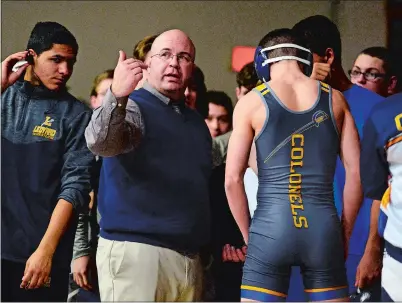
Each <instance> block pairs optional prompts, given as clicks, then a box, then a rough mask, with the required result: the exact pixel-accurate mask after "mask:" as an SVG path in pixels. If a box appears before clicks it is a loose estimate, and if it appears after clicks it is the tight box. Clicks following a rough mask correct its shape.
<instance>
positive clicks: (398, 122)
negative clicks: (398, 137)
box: [395, 114, 402, 131]
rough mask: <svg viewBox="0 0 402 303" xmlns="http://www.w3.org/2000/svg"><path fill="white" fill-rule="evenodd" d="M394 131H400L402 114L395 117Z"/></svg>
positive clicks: (401, 128)
mask: <svg viewBox="0 0 402 303" xmlns="http://www.w3.org/2000/svg"><path fill="white" fill-rule="evenodd" d="M395 124H396V129H397V130H400V131H402V114H399V115H398V116H396V117H395Z"/></svg>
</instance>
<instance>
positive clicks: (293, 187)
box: [289, 184, 301, 194]
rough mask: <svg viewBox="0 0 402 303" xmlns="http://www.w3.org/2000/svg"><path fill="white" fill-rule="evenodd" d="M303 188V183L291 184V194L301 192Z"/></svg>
mask: <svg viewBox="0 0 402 303" xmlns="http://www.w3.org/2000/svg"><path fill="white" fill-rule="evenodd" d="M300 189H301V185H296V186H293V185H290V184H289V194H299V193H300Z"/></svg>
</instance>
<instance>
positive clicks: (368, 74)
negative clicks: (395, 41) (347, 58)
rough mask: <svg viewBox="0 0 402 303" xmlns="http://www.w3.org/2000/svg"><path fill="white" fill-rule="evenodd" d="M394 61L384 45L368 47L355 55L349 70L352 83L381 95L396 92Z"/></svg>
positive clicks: (384, 95)
mask: <svg viewBox="0 0 402 303" xmlns="http://www.w3.org/2000/svg"><path fill="white" fill-rule="evenodd" d="M395 65H396V64H395V62H394V60H393V58H392V55H391V53H390V51H389V50H388V49H387V48H385V47H380V46H378V47H369V48H366V49H365V50H363V51H361V52H360V54H359V55H358V56H357V58H356V60H355V62H354V64H353V67H352V69H351V70H350V71H349V75H350V79H351V81H352V83H353V84H356V85H359V86H361V87H364V88H367V89H369V90H371V91H372V92H375V93H377V94H379V95H381V96H383V97H387V96H390V95H392V94H394V93H395V92H396V87H397V81H398V79H397V76H396V71H395Z"/></svg>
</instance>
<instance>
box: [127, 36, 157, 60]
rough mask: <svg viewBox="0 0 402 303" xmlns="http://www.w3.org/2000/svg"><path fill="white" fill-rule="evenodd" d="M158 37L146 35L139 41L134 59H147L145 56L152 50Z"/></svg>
mask: <svg viewBox="0 0 402 303" xmlns="http://www.w3.org/2000/svg"><path fill="white" fill-rule="evenodd" d="M156 37H158V35H153V36H146V37H144V38H143V39H141V40H140V41H138V42H137V44H136V45H135V46H134V50H133V57H134V59H138V60H141V61H145V57H146V56H147V54H148V53H149V51H150V50H151V47H152V43H154V41H155V39H156Z"/></svg>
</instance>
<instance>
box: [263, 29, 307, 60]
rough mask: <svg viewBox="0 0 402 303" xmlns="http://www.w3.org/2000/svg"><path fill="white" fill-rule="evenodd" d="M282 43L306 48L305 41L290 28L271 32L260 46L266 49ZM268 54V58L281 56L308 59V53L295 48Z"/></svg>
mask: <svg viewBox="0 0 402 303" xmlns="http://www.w3.org/2000/svg"><path fill="white" fill-rule="evenodd" d="M282 43H292V44H297V45H300V46H302V47H306V46H305V43H304V41H303V39H302V38H300V37H298V36H296V35H295V33H294V32H293V30H291V29H290V28H279V29H275V30H273V31H271V32H269V33H268V34H266V35H265V36H264V38H262V39H261V41H260V43H259V44H258V46H261V47H263V48H265V47H270V46H274V45H277V44H282ZM266 54H267V57H268V58H276V57H280V56H297V57H302V58H305V57H306V52H303V51H301V50H298V49H296V48H293V47H283V48H278V49H274V50H272V51H270V52H268V53H266Z"/></svg>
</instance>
